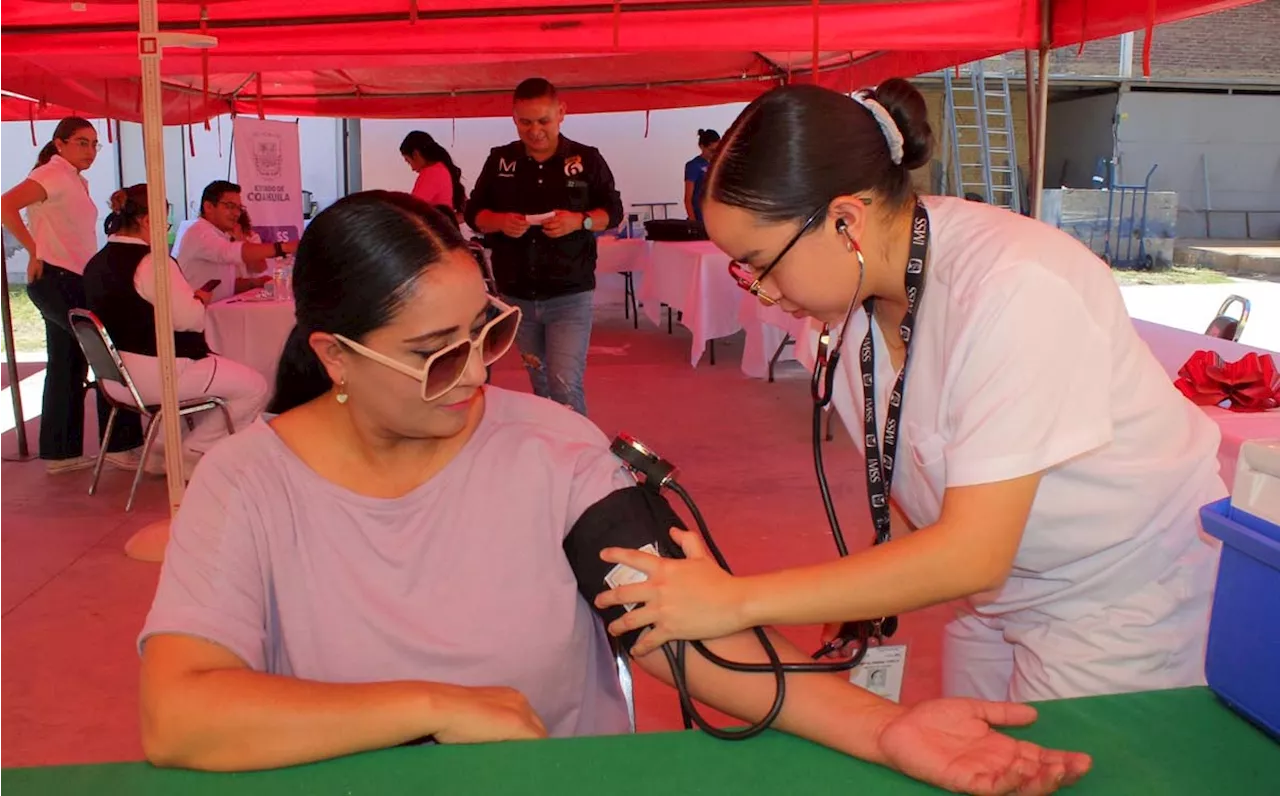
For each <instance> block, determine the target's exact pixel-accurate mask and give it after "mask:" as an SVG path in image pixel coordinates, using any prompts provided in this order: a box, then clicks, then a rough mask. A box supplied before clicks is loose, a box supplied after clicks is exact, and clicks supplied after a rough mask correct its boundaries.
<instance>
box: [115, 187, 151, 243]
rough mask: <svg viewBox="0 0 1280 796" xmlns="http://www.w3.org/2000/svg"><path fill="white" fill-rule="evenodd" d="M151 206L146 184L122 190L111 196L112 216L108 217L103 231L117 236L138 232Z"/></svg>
mask: <svg viewBox="0 0 1280 796" xmlns="http://www.w3.org/2000/svg"><path fill="white" fill-rule="evenodd" d="M149 204H150V201H149V199H148V198H147V184H146V183H145V182H140V183H138V184H137V185H130V186H129V187H128V188H121V189H120V190H118V191H116V192H115V193H113V194H111V215H109V216H107V220H106V223H105V224H104V225H103V231H104V232H106V233H107V234H108V235H115V234H116V233H117V232H121V231H124V230H131V231H132V230H137V229H138V224H139V222H141V221H142V219H143V218H144V217H146V216H147V215H148V210H147V207H148V205H149Z"/></svg>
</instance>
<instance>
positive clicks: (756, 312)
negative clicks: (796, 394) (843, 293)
mask: <svg viewBox="0 0 1280 796" xmlns="http://www.w3.org/2000/svg"><path fill="white" fill-rule="evenodd" d="M738 320H739V322H740V323H741V324H742V328H743V329H745V330H746V333H747V335H746V336H747V339H746V344H745V346H744V347H743V349H742V372H743V373H745V374H746V375H748V376H750V377H751V378H753V379H765V378H768V377H769V360H770V359H772V358H773V354H774V352H775V351H777V350H778V346H780V345H782V341H783V340H784V339H786V337H787V335H790V336H791V339H792V340H800V341H803V340H804V339H805V334H806V332H807V330H808V328H809V323H810V320H809V319H808V318H796V317H793V316H792V315H791V314H790V313H787V312H783V311H782V309H781V308H780V307H777V306H773V307H766V306H765V305H764V304H761V303H760V300H759V299H757V298H756V297H755V296H753V295H751V294H750V293H744V294H743V297H742V304H741V305H740V309H739V312H738ZM813 323H815V324H816V323H817V321H813ZM801 345H803V342H802V343H801ZM798 358H799V357H797V355H796V346H794V345H791V346H787V348H786V349H785V350H784V351H783V352H782V356H780V357H779V358H778V361H779V362H788V361H793V360H796V359H798Z"/></svg>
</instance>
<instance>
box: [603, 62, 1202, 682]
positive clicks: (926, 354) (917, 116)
mask: <svg viewBox="0 0 1280 796" xmlns="http://www.w3.org/2000/svg"><path fill="white" fill-rule="evenodd" d="M932 147H933V137H932V133H931V131H930V129H929V125H928V122H927V111H926V108H925V103H924V99H923V98H922V97H921V95H920V93H919V92H918V91H916V89H915V88H914V87H912V86H911V84H910V83H908V82H906V81H905V80H900V79H893V80H889V81H887V82H886V83H884V84H883V85H881V86H880V87H879V88H878V89H875V90H872V91H864V92H860V93H858V94H856V95H854V97H852V98H851V97H848V96H845V95H841V94H837V93H835V92H831V91H827V90H824V89H821V88H817V87H814V86H791V87H786V88H780V89H775V90H774V91H771V92H770V93H768V94H766V95H764V96H763V97H761V98H759V99H757V100H756V101H755V102H753V103H752V104H751V105H750V106H748V107H747V109H746V110H744V111H743V112H742V114H741V115H740V116H739V117H738V119H737V120H736V121H735V122H734V124H733V126H732V128H730V130H729V131H728V133H726V135H725V137H724V140H723V141H721V144H720V150H719V153H718V155H717V157H716V159H715V161H714V162H713V163H712V165H711V170H710V172H709V174H708V175H707V200H706V203H705V206H704V208H703V210H704V219H705V223H706V228H707V232H708V234H709V235H710V237H711V239H712V240H713V241H715V243H716V244H717V245H718V246H719V247H720V248H721V249H722V250H724V251H725V252H726V253H728V254H729V255H730V256H731V257H733V258H735V260H736V263H735V265H734V267H733V268H734V270H735V275H736V276H737V278H738V280H739V282H740V284H741V285H742V286H743V287H744V288H746V289H748V290H750V291H751V292H752V293H754V294H755V295H756V296H757V297H758V298H759V299H760V300H761V301H764V302H766V303H769V304H775V303H776V304H778V305H780V306H781V307H782V308H783V309H784V310H786V311H788V312H791V313H793V314H796V315H806V316H810V317H812V318H815V319H817V320H818V321H821V322H822V323H824V324H827V325H829V328H830V336H831V338H832V341H831V346H832V348H833V351H832V352H828V356H827V357H825V358H822V357H820V362H819V367H820V368H821V367H826V366H828V365H829V364H830V361H831V356H830V354H831V353H833V352H839V351H843V354H844V355H843V356H842V357H840V358H839V361H838V363H837V364H836V366H835V372H834V373H819V374H817V379H816V381H815V383H816V384H819V385H825V387H820V389H827V388H831V387H832V386H833V393H832V394H830V395H829V397H830V398H831V399H832V401H833V403H834V405H835V408H836V409H837V411H838V412H839V413H840V416H841V418H842V419H843V421H844V424H845V426H846V427H847V428H848V429H849V431H850V434H851V436H852V437H853V439H854V440H856V441H857V444H858V447H859V449H861V450H862V451H863V453H864V455H865V457H866V463H867V482H868V494H869V495H870V500H871V503H872V505H871V516H872V520H873V525H874V527H875V530H876V533H877V536H878V537H880V538H882V539H885V540H887V539H889V537H890V535H891V534H890V531H891V530H892V541H888V542H887V543H885V544H879V545H875V546H873V547H872V548H871V549H868V550H865V551H863V552H859V553H855V554H853V555H851V556H849V557H847V558H842V559H837V560H834V561H831V562H828V563H824V564H819V565H816V566H811V567H804V568H799V569H793V570H786V571H782V572H775V573H770V574H765V575H759V576H755V577H732V576H730V575H728V574H726V573H725V572H723V571H722V570H720V569H718V568H717V567H716V565H715V563H714V562H713V561H712V560H711V559H710V558H709V557H708V556H707V554H706V551H705V550H704V549H703V547H702V545H701V543H700V540H699V539H697V538H696V536H695V535H693V534H686V533H678V532H676V533H674V535H675V537H676V538H677V540H678V541H679V542H680V544H681V545H682V547H683V548H684V550H685V552H686V553H687V555H688V556H689V560H685V561H680V560H658V559H654V558H652V557H650V556H644V555H638V554H636V553H634V552H628V551H625V550H610V551H608V552H607V553H606V554H605V555H604V558H605V560H606V561H610V562H620V563H625V564H628V565H630V566H632V567H635V568H636V569H640V570H642V571H644V572H646V573H647V574H648V575H649V579H648V581H647V582H644V583H640V584H636V585H630V586H624V587H622V588H619V589H616V590H614V591H612V592H609V593H606V594H603V595H601V596H600V598H599V599H598V600H597V604H598V605H601V606H608V605H614V604H618V603H634V602H641V603H644V604H645V605H644V607H642V608H640V609H638V610H635V611H632V612H631V613H629V614H627V615H626V616H625V617H623V618H622V619H620V620H618V621H617V622H615V623H614V625H613V626H611V627H610V631H611V632H613V633H615V634H616V633H621V632H625V631H627V630H630V629H632V628H635V627H644V626H645V625H654V630H653V631H652V632H651V633H649V635H648V636H647V637H646V638H644V639H642V640H641V641H640V643H639V644H638V645H637V647H636V651H637V652H638V653H640V654H643V653H646V652H648V651H649V650H652V649H654V648H656V647H657V646H658V645H660V644H662V643H663V642H665V641H668V640H671V639H706V638H717V637H719V636H723V635H727V634H730V633H733V632H736V631H738V630H741V629H742V628H744V627H751V626H754V625H767V624H808V623H819V622H821V623H834V622H844V621H853V620H874V619H878V618H880V617H888V616H895V615H897V614H900V613H902V612H905V611H912V610H915V609H918V608H923V607H925V606H929V605H935V604H937V603H942V602H947V601H951V600H959V601H960V602H959V603H958V606H957V607H958V610H957V615H956V618H955V619H954V621H952V622H951V623H950V624H949V625H948V627H947V629H946V639H945V641H946V644H945V663H944V669H943V681H944V691H945V693H946V694H947V695H949V696H969V697H977V698H981V699H1010V700H1015V701H1022V700H1036V699H1051V698H1057V697H1074V696H1083V695H1087V694H1107V693H1115V692H1125V691H1138V690H1148V689H1158V688H1172V687H1178V686H1188V685H1193V684H1200V683H1203V682H1204V648H1205V640H1206V635H1207V631H1208V615H1209V604H1210V598H1211V595H1212V589H1213V581H1214V573H1215V568H1216V561H1217V555H1216V552H1215V550H1214V549H1212V548H1211V547H1209V546H1208V545H1207V544H1206V543H1205V542H1204V541H1202V539H1201V537H1200V536H1199V533H1198V531H1199V526H1198V519H1197V511H1198V509H1199V507H1200V506H1202V505H1204V504H1205V503H1208V502H1210V501H1213V500H1216V499H1218V498H1220V497H1222V496H1223V495H1225V494H1226V489H1225V487H1224V485H1223V483H1222V480H1221V479H1220V478H1219V476H1218V462H1217V457H1216V454H1217V449H1218V442H1219V434H1218V429H1217V426H1215V425H1214V424H1213V423H1212V422H1211V421H1210V420H1209V419H1208V418H1206V417H1205V416H1204V414H1203V413H1202V412H1201V411H1200V410H1199V409H1198V408H1197V407H1195V406H1193V405H1192V404H1191V403H1189V402H1188V401H1187V400H1186V399H1185V398H1183V397H1182V395H1181V394H1180V393H1179V392H1178V391H1177V390H1175V389H1174V387H1173V385H1172V384H1171V383H1170V381H1169V379H1168V377H1167V376H1166V375H1165V373H1164V370H1163V369H1162V368H1161V367H1160V365H1159V364H1158V362H1157V361H1156V359H1155V357H1154V356H1153V355H1152V354H1151V352H1150V350H1149V349H1148V348H1147V346H1146V344H1144V343H1143V342H1142V340H1140V339H1139V338H1138V336H1137V334H1136V333H1135V331H1134V328H1133V325H1132V323H1131V321H1130V319H1129V316H1128V313H1127V311H1126V310H1125V305H1124V301H1123V300H1122V298H1121V296H1120V291H1119V289H1118V288H1117V287H1116V283H1115V280H1114V279H1113V277H1112V275H1111V272H1110V270H1109V269H1108V268H1107V266H1106V265H1105V264H1103V263H1102V262H1101V261H1100V260H1099V259H1098V258H1096V257H1095V256H1094V255H1093V254H1092V253H1091V252H1090V251H1089V250H1088V249H1087V248H1085V247H1084V246H1083V245H1081V244H1080V243H1078V242H1077V241H1075V240H1074V239H1072V238H1070V237H1068V236H1067V235H1066V234H1065V233H1063V232H1061V231H1059V230H1057V229H1053V228H1051V227H1049V226H1046V225H1044V224H1041V223H1039V222H1037V221H1033V220H1031V219H1028V218H1023V217H1021V216H1018V215H1014V214H1012V213H1009V212H1007V211H1005V210H1002V209H999V208H995V207H991V206H989V205H985V204H981V203H977V202H967V201H964V200H962V199H956V198H951V197H926V198H923V199H922V198H920V197H918V196H917V195H916V194H915V192H914V191H913V189H912V184H911V174H910V172H911V170H912V169H916V168H920V167H922V166H924V165H926V164H928V163H929V161H930V154H931V151H932ZM820 397H823V398H825V397H828V396H820ZM864 421H865V422H864ZM860 477H861V476H860ZM889 498H891V499H889ZM917 529H918V530H917Z"/></svg>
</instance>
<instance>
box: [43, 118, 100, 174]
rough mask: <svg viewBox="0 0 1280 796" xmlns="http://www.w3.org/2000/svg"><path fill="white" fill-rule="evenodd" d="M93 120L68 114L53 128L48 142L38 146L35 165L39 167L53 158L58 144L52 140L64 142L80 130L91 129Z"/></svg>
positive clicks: (56, 152) (67, 141)
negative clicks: (38, 150) (38, 152)
mask: <svg viewBox="0 0 1280 796" xmlns="http://www.w3.org/2000/svg"><path fill="white" fill-rule="evenodd" d="M92 129H94V127H93V122H91V121H89V120H88V119H82V118H80V117H79V116H68V117H67V118H65V119H63V120H62V121H60V122H58V126H57V127H55V128H54V129H53V136H52V137H51V138H50V139H49V142H48V143H47V144H45V145H44V146H43V147H41V148H40V154H39V155H37V156H36V167H37V168H39V167H40V166H43V165H44V164H46V163H48V162H49V161H50V160H52V159H53V156H54V155H56V154H58V146H57V144H55V143H54V141H61V142H62V143H64V144H66V143H69V142H70V141H71V138H72V136H74V135H75V134H76V133H78V132H80V131H81V130H92Z"/></svg>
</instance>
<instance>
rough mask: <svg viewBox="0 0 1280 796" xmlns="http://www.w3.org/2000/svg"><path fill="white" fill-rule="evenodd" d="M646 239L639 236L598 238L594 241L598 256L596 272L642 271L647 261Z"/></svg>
mask: <svg viewBox="0 0 1280 796" xmlns="http://www.w3.org/2000/svg"><path fill="white" fill-rule="evenodd" d="M648 243H649V242H648V241H646V240H642V239H640V238H600V239H598V240H597V241H596V249H597V251H598V252H599V258H598V259H597V261H596V273H598V274H620V273H622V272H623V271H631V272H639V271H643V270H644V267H645V264H646V263H647V262H648V253H649V251H648V249H649V247H648Z"/></svg>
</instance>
